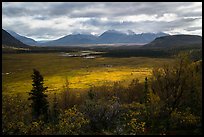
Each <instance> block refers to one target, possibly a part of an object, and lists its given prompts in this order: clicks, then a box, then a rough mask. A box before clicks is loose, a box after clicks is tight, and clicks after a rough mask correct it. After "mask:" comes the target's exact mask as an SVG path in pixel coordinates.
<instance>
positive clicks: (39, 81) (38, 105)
mask: <svg viewBox="0 0 204 137" xmlns="http://www.w3.org/2000/svg"><path fill="white" fill-rule="evenodd" d="M31 77H32V79H33V80H32V81H33V84H32V86H33V88H32V90H31V91H30V92H29V95H30V97H29V98H28V100H32V103H31V107H32V117H33V120H36V119H39V118H40V116H42V118H43V120H44V121H47V120H48V108H49V104H48V101H47V99H46V97H47V95H46V94H45V93H44V92H45V91H46V90H47V88H48V87H44V86H43V84H44V83H43V76H42V75H41V74H40V72H39V71H38V70H36V69H33V74H32V75H31Z"/></svg>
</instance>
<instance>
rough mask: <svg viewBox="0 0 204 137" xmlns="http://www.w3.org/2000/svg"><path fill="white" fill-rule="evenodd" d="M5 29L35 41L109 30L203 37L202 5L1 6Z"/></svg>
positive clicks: (87, 4) (169, 3) (168, 3)
mask: <svg viewBox="0 0 204 137" xmlns="http://www.w3.org/2000/svg"><path fill="white" fill-rule="evenodd" d="M2 27H3V29H5V30H12V31H15V32H17V33H19V34H21V35H24V36H27V37H30V38H33V39H35V40H51V39H57V38H59V37H62V36H64V35H68V34H76V33H91V34H94V35H100V34H101V33H103V32H104V31H106V30H113V29H114V30H118V31H123V32H127V31H128V30H132V31H134V32H135V33H146V32H153V33H156V32H166V33H169V34H194V35H200V36H201V35H202V2H127V3H126V2H59V3H57V2H53V3H52V2H2Z"/></svg>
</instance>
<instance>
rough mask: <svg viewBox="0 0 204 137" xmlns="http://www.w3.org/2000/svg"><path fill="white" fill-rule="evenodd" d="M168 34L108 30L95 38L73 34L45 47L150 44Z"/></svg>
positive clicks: (46, 43)
mask: <svg viewBox="0 0 204 137" xmlns="http://www.w3.org/2000/svg"><path fill="white" fill-rule="evenodd" d="M166 35H169V34H166V33H162V32H160V33H142V34H135V33H134V32H133V31H130V30H128V34H126V33H123V32H120V31H116V30H108V31H105V32H104V33H102V34H101V35H100V36H94V35H91V34H74V35H73V34H72V35H67V36H64V37H62V38H59V39H57V40H53V41H49V42H45V43H43V44H42V45H44V46H69V45H80V44H118V43H141V44H145V43H149V42H151V41H152V40H154V39H155V38H157V37H161V36H166Z"/></svg>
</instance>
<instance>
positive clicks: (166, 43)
mask: <svg viewBox="0 0 204 137" xmlns="http://www.w3.org/2000/svg"><path fill="white" fill-rule="evenodd" d="M187 46H196V47H201V46H202V37H201V36H198V35H170V36H163V37H158V38H156V39H155V40H153V41H152V42H150V43H148V44H146V45H144V46H143V47H146V48H147V47H151V48H154V47H158V48H169V47H187Z"/></svg>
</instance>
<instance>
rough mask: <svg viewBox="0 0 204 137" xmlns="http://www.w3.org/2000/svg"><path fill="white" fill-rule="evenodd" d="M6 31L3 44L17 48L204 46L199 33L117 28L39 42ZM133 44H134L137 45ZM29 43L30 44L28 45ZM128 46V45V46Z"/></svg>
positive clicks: (3, 33) (3, 32)
mask: <svg viewBox="0 0 204 137" xmlns="http://www.w3.org/2000/svg"><path fill="white" fill-rule="evenodd" d="M8 32H9V33H10V34H9V33H8ZM8 32H7V31H5V30H3V29H2V46H3V47H16V48H32V47H33V46H34V45H41V46H42V45H43V46H53V47H58V46H69V45H81V46H82V47H83V44H90V45H91V44H93V45H94V44H104V45H105V44H110V43H111V44H114V43H117V44H118V45H120V44H119V43H123V44H122V45H124V46H126V45H128V43H137V44H138V43H142V42H143V43H147V44H144V45H143V46H140V47H144V48H169V47H172V48H173V47H189V46H193V47H199V48H200V47H202V36H198V35H184V34H182V35H168V34H166V33H157V34H155V33H143V34H135V33H134V32H132V31H129V33H128V34H126V33H122V32H119V31H115V30H109V31H106V32H104V33H103V34H101V35H100V36H94V35H90V34H72V35H67V36H64V37H62V38H59V39H57V40H53V41H44V42H38V41H35V40H33V39H31V38H27V37H25V36H21V35H19V34H17V33H15V32H13V31H8ZM137 44H133V45H137ZM28 45H29V46H28ZM95 46H96V45H95ZM126 47H127V46H126Z"/></svg>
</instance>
